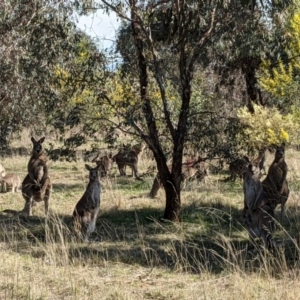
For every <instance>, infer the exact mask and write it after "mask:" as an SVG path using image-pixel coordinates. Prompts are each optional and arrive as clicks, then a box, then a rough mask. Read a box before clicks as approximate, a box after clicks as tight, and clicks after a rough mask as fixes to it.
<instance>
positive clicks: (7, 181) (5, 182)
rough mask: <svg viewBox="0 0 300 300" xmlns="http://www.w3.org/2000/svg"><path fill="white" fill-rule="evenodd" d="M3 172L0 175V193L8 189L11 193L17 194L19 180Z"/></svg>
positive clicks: (16, 176) (15, 175)
mask: <svg viewBox="0 0 300 300" xmlns="http://www.w3.org/2000/svg"><path fill="white" fill-rule="evenodd" d="M3 174H4V172H1V173H0V184H1V187H2V188H1V191H2V193H4V192H8V190H9V189H10V190H11V192H12V193H14V192H18V189H19V187H20V185H21V179H20V177H19V175H17V174H6V175H5V176H4V175H3Z"/></svg>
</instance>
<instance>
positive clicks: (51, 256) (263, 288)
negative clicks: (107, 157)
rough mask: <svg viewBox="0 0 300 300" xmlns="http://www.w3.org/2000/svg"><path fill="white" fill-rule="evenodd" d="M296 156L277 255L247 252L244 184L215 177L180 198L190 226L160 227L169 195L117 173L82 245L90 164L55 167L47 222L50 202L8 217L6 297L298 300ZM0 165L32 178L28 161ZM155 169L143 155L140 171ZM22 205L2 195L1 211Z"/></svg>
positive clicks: (2, 248)
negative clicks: (78, 231) (81, 213)
mask: <svg viewBox="0 0 300 300" xmlns="http://www.w3.org/2000/svg"><path fill="white" fill-rule="evenodd" d="M297 156H298V153H297V152H294V153H293V155H291V154H290V155H289V156H288V157H287V163H288V164H289V165H293V168H291V169H290V171H289V174H288V179H289V182H290V187H291V195H290V198H289V200H288V202H287V213H286V218H285V219H284V220H283V222H282V223H281V222H276V231H275V234H274V239H275V241H276V243H277V245H278V247H276V249H275V250H274V251H268V250H266V249H264V248H263V247H262V246H261V244H260V243H259V242H257V244H255V245H254V247H253V248H251V247H249V239H248V235H247V232H246V230H245V229H244V228H243V226H242V225H241V224H240V210H241V208H242V203H243V201H242V198H243V196H242V185H241V182H239V181H237V182H236V183H231V182H222V179H223V177H222V176H223V175H210V176H209V178H207V179H206V182H201V183H195V182H191V183H189V185H188V186H187V187H186V190H185V191H183V192H182V219H183V221H182V222H181V223H180V224H172V223H161V222H159V221H158V220H159V217H160V216H161V215H162V213H163V210H164V199H163V197H164V191H163V190H160V191H159V193H158V197H157V198H155V199H150V198H149V197H148V193H149V191H150V187H151V184H152V180H153V178H152V177H151V176H147V174H144V176H143V179H144V181H143V182H142V183H141V182H137V181H135V180H134V179H133V178H130V177H128V178H120V177H119V176H118V173H117V170H116V167H115V169H114V170H113V172H112V175H111V176H110V177H109V178H103V179H101V184H102V196H101V197H102V199H101V205H100V210H101V212H100V216H99V218H98V221H97V227H96V231H95V232H94V233H93V234H92V236H91V240H90V242H88V243H82V242H80V241H78V240H76V238H75V236H74V232H73V223H72V218H71V214H72V211H73V209H74V206H75V204H76V203H77V201H78V199H79V198H80V197H81V195H82V193H83V192H84V189H85V185H86V183H87V173H86V172H85V171H84V167H83V166H84V162H79V163H66V162H52V163H51V166H50V174H51V177H52V180H53V195H52V200H51V205H50V207H51V211H50V215H49V217H48V218H47V219H46V218H45V216H44V210H43V205H42V204H39V205H38V206H37V207H35V208H34V212H33V214H34V215H33V216H32V217H29V218H26V217H24V216H21V215H14V214H5V213H0V254H1V257H2V259H1V264H0V265H1V267H0V272H1V274H2V276H1V278H0V290H1V291H0V299H100V298H101V299H212V298H214V299H241V298H245V299H253V297H255V298H257V299H260V298H264V297H266V295H268V296H267V298H268V299H278V298H281V297H286V298H287V296H288V299H293V297H294V299H297V298H296V295H298V294H297V293H296V291H298V292H300V286H299V284H298V283H297V281H296V280H295V279H297V278H298V276H299V271H298V270H299V263H298V261H299V253H300V251H299V250H300V249H299V228H300V213H299V212H300V211H299V206H298V200H299V197H298V193H297V189H298V175H299V174H298V168H297V166H298V165H299V163H298V160H297ZM1 163H3V164H4V166H5V167H6V168H7V169H8V171H10V170H13V171H16V172H19V174H21V175H23V176H25V172H24V170H26V163H27V158H24V157H17V158H16V157H14V158H6V159H5V160H4V161H1ZM151 163H153V162H152V161H150V160H146V158H144V159H143V163H142V165H141V168H142V171H141V172H140V173H142V174H143V170H147V169H148V168H149V165H151ZM144 173H145V172H144ZM224 176H225V175H224ZM23 205H24V200H23V199H22V196H21V194H20V193H18V194H12V193H7V194H0V208H1V209H2V210H3V209H7V208H9V209H15V210H21V209H22V208H23ZM277 215H278V214H277V212H276V219H277ZM287 283H288V284H287ZM291 290H292V291H291Z"/></svg>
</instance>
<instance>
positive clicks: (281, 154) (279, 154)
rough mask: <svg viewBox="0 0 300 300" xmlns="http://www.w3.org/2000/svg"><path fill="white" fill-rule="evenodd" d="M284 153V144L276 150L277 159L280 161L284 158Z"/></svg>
mask: <svg viewBox="0 0 300 300" xmlns="http://www.w3.org/2000/svg"><path fill="white" fill-rule="evenodd" d="M284 152H285V147H284V144H282V145H281V146H278V147H277V148H276V152H275V159H276V160H278V159H280V158H282V157H284Z"/></svg>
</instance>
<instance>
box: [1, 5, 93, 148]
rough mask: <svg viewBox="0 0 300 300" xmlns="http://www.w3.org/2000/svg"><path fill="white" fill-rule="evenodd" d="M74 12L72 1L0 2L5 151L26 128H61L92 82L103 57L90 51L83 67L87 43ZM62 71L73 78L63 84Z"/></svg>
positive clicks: (2, 140) (2, 141)
mask: <svg viewBox="0 0 300 300" xmlns="http://www.w3.org/2000/svg"><path fill="white" fill-rule="evenodd" d="M74 12H75V6H74V3H73V2H72V1H57V0H55V1H53V0H41V1H35V0H24V1H19V0H4V1H0V49H1V58H0V139H1V140H0V142H1V143H0V144H1V146H0V147H1V148H3V147H5V146H7V143H8V141H7V137H8V135H9V134H10V133H11V132H16V131H17V130H20V129H21V128H23V127H28V128H30V129H31V130H33V131H34V130H35V131H44V130H45V127H46V124H47V123H50V124H52V125H56V126H58V125H59V124H61V125H63V124H64V123H65V122H64V123H62V122H58V120H59V121H64V120H65V119H66V117H65V116H64V115H65V114H66V112H68V110H67V109H66V107H68V106H70V105H69V103H68V102H67V101H68V99H70V98H72V96H73V95H74V94H76V93H78V91H82V90H83V89H84V87H85V86H86V85H87V84H88V83H89V82H90V81H92V79H91V76H90V74H91V73H92V72H91V69H92V68H93V67H94V66H95V64H94V62H95V61H97V60H98V61H99V51H98V50H97V49H96V47H92V48H90V49H91V51H90V54H89V57H88V58H87V59H85V61H84V63H83V62H82V61H81V62H80V61H79V59H78V57H79V56H80V53H81V52H82V51H83V50H82V49H81V48H82V44H83V41H84V40H89V38H88V37H87V36H86V35H85V34H84V33H82V32H80V31H78V30H77V29H76V25H75V20H74V16H75V15H74ZM86 44H87V43H86ZM90 44H91V42H90ZM80 47H81V48H80ZM92 56H93V57H92ZM79 65H80V71H79ZM74 69H77V71H76V72H75V71H74V72H73V73H72V70H74ZM61 70H65V71H67V72H69V74H72V77H71V76H67V77H65V78H62V76H59V74H61V73H59V72H60V71H61ZM65 71H64V72H65ZM75 77H76V80H75V79H74V78H75ZM63 80H64V81H65V82H64V83H62V81H63ZM97 81H98V80H97ZM62 84H63V85H64V87H65V88H64V93H62V92H61V89H60V86H61V85H62ZM66 86H68V89H67V88H66ZM73 106H75V105H73ZM70 109H71V108H70ZM60 114H61V115H60ZM62 116H64V117H63V118H62ZM60 128H62V126H60Z"/></svg>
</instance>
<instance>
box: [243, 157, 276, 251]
mask: <svg viewBox="0 0 300 300" xmlns="http://www.w3.org/2000/svg"><path fill="white" fill-rule="evenodd" d="M261 159H262V157H261ZM260 166H261V164H260V161H259V160H258V159H256V160H254V161H253V162H252V163H250V164H249V166H248V168H247V170H246V172H245V173H244V182H243V191H244V209H243V216H242V218H243V223H244V225H245V227H246V228H247V230H248V232H249V236H250V238H251V239H253V240H254V239H255V238H260V237H261V238H262V239H263V242H264V245H265V247H266V248H270V247H271V246H272V244H271V241H272V230H273V228H274V222H273V209H272V207H271V206H270V205H269V203H268V200H267V199H266V197H265V195H264V192H263V187H262V183H261V181H260V174H261V169H260Z"/></svg>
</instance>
